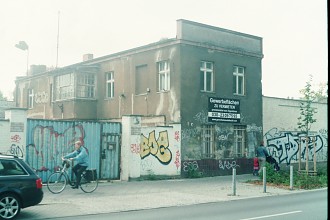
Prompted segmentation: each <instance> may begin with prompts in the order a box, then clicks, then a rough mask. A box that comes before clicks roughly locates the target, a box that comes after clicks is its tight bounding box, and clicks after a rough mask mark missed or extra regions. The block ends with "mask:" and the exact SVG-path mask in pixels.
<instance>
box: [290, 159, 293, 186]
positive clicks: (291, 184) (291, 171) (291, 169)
mask: <svg viewBox="0 0 330 220" xmlns="http://www.w3.org/2000/svg"><path fill="white" fill-rule="evenodd" d="M290 190H293V166H292V165H290Z"/></svg>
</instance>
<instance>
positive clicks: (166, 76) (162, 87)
mask: <svg viewBox="0 0 330 220" xmlns="http://www.w3.org/2000/svg"><path fill="white" fill-rule="evenodd" d="M169 90H170V63H169V61H161V62H159V63H158V91H169Z"/></svg>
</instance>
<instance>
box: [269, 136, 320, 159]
mask: <svg viewBox="0 0 330 220" xmlns="http://www.w3.org/2000/svg"><path fill="white" fill-rule="evenodd" d="M266 137H267V147H268V149H269V151H270V153H271V155H272V156H273V157H275V158H276V159H277V160H278V162H279V163H286V164H287V165H289V164H290V163H291V162H292V161H298V157H299V143H300V144H301V159H302V160H305V159H306V158H307V157H306V156H307V155H306V152H307V148H308V158H309V160H311V159H312V158H313V156H314V142H313V141H312V139H310V140H309V142H308V143H307V144H306V139H305V136H304V134H301V133H297V134H293V133H292V132H280V133H277V134H276V135H274V136H273V137H270V136H269V135H268V136H267V135H266ZM314 138H315V153H318V152H319V151H321V150H322V148H323V147H324V144H325V143H324V141H323V139H322V137H321V136H320V135H316V136H314Z"/></svg>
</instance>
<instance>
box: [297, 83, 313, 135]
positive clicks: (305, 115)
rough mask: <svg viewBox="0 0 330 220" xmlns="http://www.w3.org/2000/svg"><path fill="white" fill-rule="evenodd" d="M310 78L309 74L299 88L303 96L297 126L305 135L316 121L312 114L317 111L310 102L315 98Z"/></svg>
mask: <svg viewBox="0 0 330 220" xmlns="http://www.w3.org/2000/svg"><path fill="white" fill-rule="evenodd" d="M312 79H313V77H312V76H310V79H309V81H308V82H306V86H305V88H304V89H302V90H301V93H303V95H304V98H303V101H302V102H301V103H300V116H299V117H298V128H299V129H300V130H301V131H302V132H304V133H305V134H306V135H307V136H308V133H309V131H310V129H311V125H312V124H313V123H314V122H316V119H315V118H314V114H315V113H316V112H317V111H316V109H315V108H313V107H312V103H313V102H314V101H315V100H316V98H317V97H316V92H314V91H313V90H312Z"/></svg>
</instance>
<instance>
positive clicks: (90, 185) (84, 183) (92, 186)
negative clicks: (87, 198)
mask: <svg viewBox="0 0 330 220" xmlns="http://www.w3.org/2000/svg"><path fill="white" fill-rule="evenodd" d="M98 185H99V182H98V180H97V177H96V176H95V177H94V178H92V180H89V178H86V173H84V174H82V176H81V181H80V189H81V190H82V191H84V192H85V193H91V192H94V191H95V190H96V188H97V186H98Z"/></svg>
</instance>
